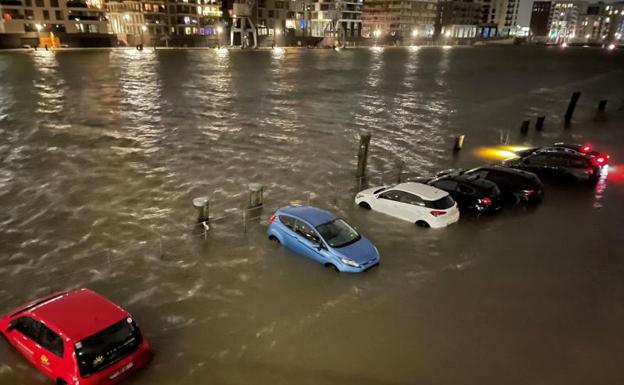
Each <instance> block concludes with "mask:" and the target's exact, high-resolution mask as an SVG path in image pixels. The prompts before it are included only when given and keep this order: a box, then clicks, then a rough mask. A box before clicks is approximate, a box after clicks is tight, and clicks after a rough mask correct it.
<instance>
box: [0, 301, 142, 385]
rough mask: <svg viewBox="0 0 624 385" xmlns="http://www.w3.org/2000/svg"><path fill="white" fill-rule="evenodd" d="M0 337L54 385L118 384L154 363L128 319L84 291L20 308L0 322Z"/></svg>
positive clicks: (140, 335) (120, 310) (113, 305)
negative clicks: (54, 383) (0, 334)
mask: <svg viewBox="0 0 624 385" xmlns="http://www.w3.org/2000/svg"><path fill="white" fill-rule="evenodd" d="M0 332H1V333H2V335H4V337H5V338H6V339H7V341H8V342H9V343H10V344H11V345H13V347H15V348H16V349H17V350H18V351H19V352H20V353H21V354H22V355H23V356H24V357H26V359H27V360H29V361H30V362H31V363H32V364H33V365H35V366H36V367H37V369H39V370H40V371H41V372H43V373H44V374H46V375H47V376H48V377H50V378H52V379H53V380H54V381H56V383H57V384H58V385H101V384H116V383H118V382H119V381H121V380H123V379H124V378H126V377H128V376H129V375H130V374H131V373H133V372H135V371H137V370H139V369H140V368H142V367H144V366H146V365H147V364H148V363H149V362H150V360H151V358H152V350H151V347H150V344H149V342H148V341H147V340H146V339H145V338H144V337H143V336H142V334H141V331H140V330H139V328H138V326H137V324H136V322H135V321H134V320H133V319H132V317H131V316H130V314H128V312H126V311H125V310H124V309H122V308H121V307H119V306H117V305H115V304H114V303H112V302H111V301H109V300H108V299H106V298H104V297H102V296H101V295H99V294H97V293H95V292H93V291H91V290H88V289H78V290H73V291H69V292H64V293H58V294H54V295H51V296H48V297H44V298H41V299H38V300H35V301H33V302H31V303H29V304H27V305H24V306H22V307H19V308H17V309H15V310H13V311H11V312H10V313H9V314H6V315H4V316H3V317H2V318H0Z"/></svg>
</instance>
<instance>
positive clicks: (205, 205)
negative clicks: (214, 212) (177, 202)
mask: <svg viewBox="0 0 624 385" xmlns="http://www.w3.org/2000/svg"><path fill="white" fill-rule="evenodd" d="M193 207H195V209H197V222H207V221H208V219H209V218H210V210H209V209H210V200H209V199H208V197H199V198H195V199H193Z"/></svg>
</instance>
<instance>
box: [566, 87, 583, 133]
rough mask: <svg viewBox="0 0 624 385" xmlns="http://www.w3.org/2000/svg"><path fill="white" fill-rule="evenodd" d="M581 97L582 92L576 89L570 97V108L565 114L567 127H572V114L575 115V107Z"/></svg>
mask: <svg viewBox="0 0 624 385" xmlns="http://www.w3.org/2000/svg"><path fill="white" fill-rule="evenodd" d="M580 97H581V93H580V92H579V91H576V92H574V93H573V94H572V97H571V98H570V103H569V104H568V109H567V111H566V113H565V116H564V124H565V126H566V127H570V123H572V115H574V109H575V108H576V103H577V102H578V100H579V98H580Z"/></svg>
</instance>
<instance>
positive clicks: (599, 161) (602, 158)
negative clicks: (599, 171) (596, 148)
mask: <svg viewBox="0 0 624 385" xmlns="http://www.w3.org/2000/svg"><path fill="white" fill-rule="evenodd" d="M608 160H609V155H606V154H600V155H598V156H595V157H594V158H592V163H594V165H596V166H604V165H605V164H607V161H608Z"/></svg>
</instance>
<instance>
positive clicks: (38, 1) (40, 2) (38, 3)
mask: <svg viewBox="0 0 624 385" xmlns="http://www.w3.org/2000/svg"><path fill="white" fill-rule="evenodd" d="M35 6H37V7H43V0H35Z"/></svg>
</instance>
